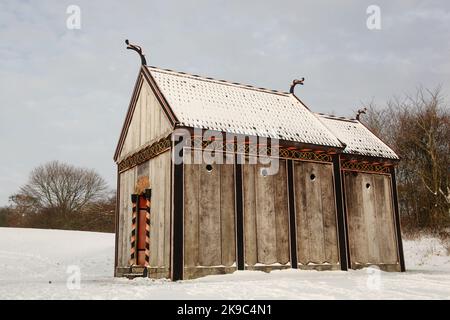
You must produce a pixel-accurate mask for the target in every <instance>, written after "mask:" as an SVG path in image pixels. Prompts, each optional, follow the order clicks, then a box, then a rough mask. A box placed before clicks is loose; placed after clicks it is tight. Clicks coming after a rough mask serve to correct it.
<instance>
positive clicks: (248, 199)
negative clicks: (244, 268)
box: [242, 164, 258, 266]
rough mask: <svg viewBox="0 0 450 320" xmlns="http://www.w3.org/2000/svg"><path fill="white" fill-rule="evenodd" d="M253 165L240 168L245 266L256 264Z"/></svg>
mask: <svg viewBox="0 0 450 320" xmlns="http://www.w3.org/2000/svg"><path fill="white" fill-rule="evenodd" d="M255 169H256V167H255V165H249V164H245V165H243V166H242V176H243V180H242V184H243V198H244V255H245V257H244V260H245V264H247V265H250V266H252V265H255V264H256V263H257V262H258V258H257V254H258V249H257V233H256V232H257V228H256V197H255V195H256V188H255V171H256V170H255Z"/></svg>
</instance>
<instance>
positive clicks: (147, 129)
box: [119, 81, 172, 159]
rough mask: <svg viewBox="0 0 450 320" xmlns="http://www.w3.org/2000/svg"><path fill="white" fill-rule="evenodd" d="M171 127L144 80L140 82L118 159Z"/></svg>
mask: <svg viewBox="0 0 450 320" xmlns="http://www.w3.org/2000/svg"><path fill="white" fill-rule="evenodd" d="M171 129H172V127H171V125H170V122H169V120H168V119H167V117H166V115H165V114H164V111H163V110H162V107H161V105H160V104H159V102H158V100H157V98H156V97H155V95H154V94H153V92H152V90H151V88H150V86H149V85H148V83H147V82H146V81H144V82H143V83H142V87H141V89H140V93H139V96H138V99H137V100H136V106H135V108H134V112H133V115H132V118H131V121H130V125H129V127H128V131H127V134H126V137H125V140H124V143H123V146H122V150H121V151H120V155H119V159H120V158H123V157H125V156H126V155H129V154H132V153H133V152H134V151H136V150H137V149H139V147H141V146H143V145H145V144H146V143H149V142H150V141H153V140H155V139H157V138H160V137H162V136H164V135H166V134H167V133H169V132H170V131H171Z"/></svg>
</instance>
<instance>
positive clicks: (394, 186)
mask: <svg viewBox="0 0 450 320" xmlns="http://www.w3.org/2000/svg"><path fill="white" fill-rule="evenodd" d="M390 171H391V179H392V200H393V201H394V216H395V231H396V235H397V246H398V258H399V260H400V261H399V262H400V271H401V272H405V271H406V268H405V257H404V255H403V242H402V231H401V228H400V211H399V209H398V196H397V179H396V177H395V167H394V166H391V167H390Z"/></svg>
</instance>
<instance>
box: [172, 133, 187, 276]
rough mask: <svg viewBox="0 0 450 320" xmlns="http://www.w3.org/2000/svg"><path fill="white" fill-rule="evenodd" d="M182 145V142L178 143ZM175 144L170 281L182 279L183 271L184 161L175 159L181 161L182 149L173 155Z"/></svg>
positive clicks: (174, 143) (173, 156)
mask: <svg viewBox="0 0 450 320" xmlns="http://www.w3.org/2000/svg"><path fill="white" fill-rule="evenodd" d="M178 143H180V144H182V143H183V142H178ZM175 145H176V142H175V141H174V142H173V145H172V166H173V171H172V172H173V180H172V188H173V213H172V268H171V269H172V270H171V278H172V280H174V281H176V280H182V279H183V269H184V259H183V256H184V253H183V249H184V248H183V247H184V240H183V238H184V237H183V233H184V230H183V228H184V212H183V211H184V164H183V163H184V161H179V160H180V159H178V160H177V159H176V157H180V158H181V159H183V156H184V153H183V152H184V149H183V148H180V150H179V153H178V154H177V155H175V150H177V149H176V148H175Z"/></svg>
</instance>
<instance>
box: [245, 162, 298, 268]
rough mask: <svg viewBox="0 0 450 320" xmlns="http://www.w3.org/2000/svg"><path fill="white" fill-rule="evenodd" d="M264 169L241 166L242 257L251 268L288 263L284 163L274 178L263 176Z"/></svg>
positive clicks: (246, 165) (254, 166)
mask: <svg viewBox="0 0 450 320" xmlns="http://www.w3.org/2000/svg"><path fill="white" fill-rule="evenodd" d="M265 167H266V165H264V166H263V165H261V164H245V165H244V166H243V197H244V253H245V264H246V266H250V267H251V266H255V265H256V264H264V265H270V264H274V263H280V264H282V265H285V264H288V263H289V261H290V254H289V210H288V200H287V196H288V192H287V167H286V161H285V160H280V166H279V171H278V173H277V174H275V175H266V176H264V175H263V174H262V171H261V170H262V169H264V168H265Z"/></svg>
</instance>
